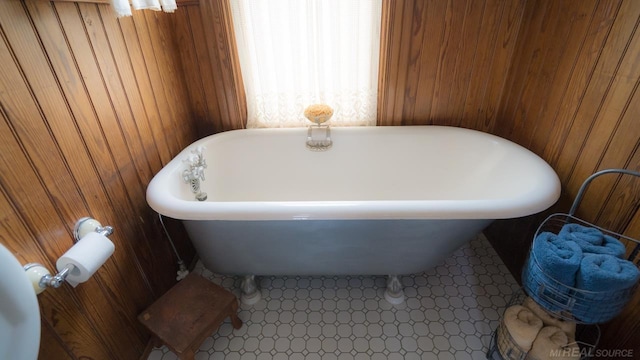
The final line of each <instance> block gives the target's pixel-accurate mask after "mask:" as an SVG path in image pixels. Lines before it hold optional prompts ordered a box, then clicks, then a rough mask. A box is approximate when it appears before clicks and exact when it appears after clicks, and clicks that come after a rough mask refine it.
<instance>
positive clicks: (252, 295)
mask: <svg viewBox="0 0 640 360" xmlns="http://www.w3.org/2000/svg"><path fill="white" fill-rule="evenodd" d="M240 289H241V290H242V295H240V302H241V303H243V304H245V305H255V304H256V303H257V302H258V301H260V299H261V298H262V295H261V294H260V291H259V290H258V285H257V284H256V276H255V275H247V276H245V277H244V279H242V284H240Z"/></svg>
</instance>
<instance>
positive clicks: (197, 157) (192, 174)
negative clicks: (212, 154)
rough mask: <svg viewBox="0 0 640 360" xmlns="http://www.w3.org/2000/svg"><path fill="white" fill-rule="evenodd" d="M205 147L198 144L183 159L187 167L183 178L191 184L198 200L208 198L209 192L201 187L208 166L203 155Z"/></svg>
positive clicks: (183, 172)
mask: <svg viewBox="0 0 640 360" xmlns="http://www.w3.org/2000/svg"><path fill="white" fill-rule="evenodd" d="M205 149H206V148H205V147H204V146H198V147H197V148H196V149H194V150H191V154H190V155H188V156H187V157H186V158H185V159H184V160H183V162H185V163H186V164H187V168H186V169H184V170H183V171H182V179H183V180H184V182H185V183H187V184H189V186H190V187H191V192H192V193H194V194H195V196H196V200H198V201H205V200H207V193H206V192H202V191H201V188H200V182H201V181H204V169H206V168H207V162H206V161H205V159H204V157H203V155H202V152H203V151H204V150H205Z"/></svg>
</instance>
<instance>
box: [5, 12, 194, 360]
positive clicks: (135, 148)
mask: <svg viewBox="0 0 640 360" xmlns="http://www.w3.org/2000/svg"><path fill="white" fill-rule="evenodd" d="M181 12H182V10H181V9H179V10H178V13H181ZM174 21H175V20H174V17H172V16H170V15H167V14H163V13H156V12H135V13H134V16H133V18H125V19H121V20H117V19H116V18H115V16H114V14H113V12H112V9H111V8H110V6H109V5H105V4H101V5H96V4H87V3H80V4H76V3H71V2H56V3H51V2H49V1H40V0H28V1H19V0H2V1H0V36H1V38H0V64H2V65H1V66H0V148H1V150H2V151H0V215H1V217H0V219H1V221H0V242H2V244H3V245H5V246H6V247H8V248H9V249H10V250H11V251H12V252H13V253H15V254H16V256H17V257H18V259H19V260H20V261H21V262H22V263H23V264H26V263H28V262H40V263H42V264H44V265H45V266H46V267H47V268H48V269H49V270H50V271H54V272H55V262H56V260H57V258H58V257H59V256H60V255H62V254H63V253H64V252H65V251H66V250H67V249H69V248H70V247H71V246H72V245H73V240H72V230H73V226H74V224H75V222H76V220H78V219H79V218H81V217H84V216H92V217H94V218H96V219H98V220H99V221H101V222H102V223H103V224H104V225H112V226H114V228H115V233H114V234H113V235H112V236H111V237H110V238H111V240H112V241H113V242H114V244H115V247H116V250H115V253H114V254H113V256H112V257H111V258H110V259H109V260H108V261H107V262H106V264H105V265H104V266H103V267H102V268H101V269H100V270H98V272H97V273H96V274H95V275H94V276H93V277H92V278H91V279H90V280H89V281H87V282H86V283H83V284H80V285H79V286H78V287H76V288H75V289H74V288H72V287H70V286H69V285H68V284H64V285H63V286H62V287H61V288H59V289H49V290H47V291H45V292H44V293H43V294H41V295H39V297H38V299H39V302H40V308H41V315H42V341H41V349H40V358H42V359H80V358H91V359H137V358H138V357H139V356H140V355H141V354H142V352H143V350H144V347H145V346H146V343H147V339H148V334H147V333H146V332H145V331H144V329H143V328H141V326H140V325H139V324H138V322H137V319H136V316H137V314H138V313H139V312H141V311H142V310H143V309H144V308H146V307H147V306H148V305H149V304H150V303H151V302H152V301H153V300H155V299H156V298H157V297H159V296H160V295H161V294H162V293H164V292H165V291H166V290H167V289H168V288H169V287H170V286H171V285H172V284H173V283H175V271H176V265H175V264H176V259H175V257H174V255H173V252H172V251H171V248H170V246H169V243H168V241H167V240H166V238H165V236H164V234H163V233H162V232H161V230H160V227H159V224H158V220H157V217H156V215H155V213H153V212H152V211H151V210H150V209H149V208H148V206H147V204H146V201H145V190H146V185H147V183H148V182H149V180H150V179H151V177H152V176H153V175H154V174H155V173H156V172H157V171H158V170H159V169H160V168H161V167H162V166H163V165H164V164H165V163H167V162H168V161H169V160H170V159H171V158H172V157H173V156H174V155H175V154H177V152H178V151H179V150H181V149H182V148H183V147H184V146H185V145H187V144H189V143H190V142H192V141H193V140H194V139H195V137H196V135H197V134H196V127H195V124H194V122H193V121H192V120H193V119H192V117H191V109H190V107H189V96H188V91H187V88H186V84H185V80H184V75H183V73H182V70H181V69H182V66H181V59H180V58H179V53H178V51H177V45H176V38H175V36H174V34H173V32H172V29H173V28H174V24H173V22H174ZM178 230H179V228H178ZM183 234H184V232H183V231H175V232H174V235H175V236H174V240H175V241H176V243H177V246H178V249H179V251H181V252H182V256H183V257H184V258H185V259H186V260H187V261H188V260H189V259H191V258H192V257H193V254H194V251H193V248H192V247H191V245H190V243H189V242H188V240H187V239H186V237H185V236H184V235H183Z"/></svg>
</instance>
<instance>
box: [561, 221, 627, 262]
mask: <svg viewBox="0 0 640 360" xmlns="http://www.w3.org/2000/svg"><path fill="white" fill-rule="evenodd" d="M558 236H559V237H561V238H563V239H565V240H567V241H569V240H570V241H573V242H575V243H576V244H578V245H580V248H581V249H582V252H583V253H585V254H586V253H589V254H605V255H612V256H616V257H619V258H624V255H625V253H626V248H625V247H624V245H623V244H622V243H621V242H620V241H619V240H618V239H616V238H614V237H611V236H609V235H605V234H603V233H602V231H600V230H598V229H596V228H593V227H589V226H583V225H580V224H566V225H564V226H563V227H562V229H561V230H560V233H559V234H558Z"/></svg>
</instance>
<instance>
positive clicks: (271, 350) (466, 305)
mask: <svg viewBox="0 0 640 360" xmlns="http://www.w3.org/2000/svg"><path fill="white" fill-rule="evenodd" d="M195 271H198V272H199V273H201V274H203V275H204V276H205V277H207V278H209V279H211V281H213V282H215V283H217V284H221V285H222V286H224V287H226V288H228V289H230V290H231V291H232V292H234V294H236V295H238V296H239V294H240V291H239V285H240V279H239V278H234V277H227V276H220V275H216V274H212V273H211V272H210V271H208V270H207V269H204V267H203V266H202V265H201V263H198V266H197V267H196V270H195ZM401 279H402V282H403V284H404V291H405V295H406V298H407V300H406V302H405V303H404V304H401V305H397V306H393V305H390V304H389V303H388V302H386V301H385V300H384V298H383V292H384V288H385V281H386V278H385V277H383V276H324V277H322V276H321V277H298V276H295V277H294V276H289V277H273V276H271V277H262V278H260V279H259V286H260V288H261V291H262V300H260V302H259V303H257V304H256V305H254V306H246V305H242V306H241V308H240V313H239V316H240V319H242V321H243V323H244V324H243V326H242V328H241V329H239V330H233V328H232V326H231V323H230V322H229V321H228V320H227V321H226V322H225V323H224V324H223V325H222V326H221V327H220V329H219V330H218V331H217V332H216V333H214V334H212V335H211V336H210V337H208V338H207V339H206V340H205V341H204V343H203V344H202V346H201V347H200V350H199V352H198V353H197V354H196V359H200V360H203V359H211V360H214V359H216V360H217V359H227V360H230V359H242V360H244V359H293V360H296V359H309V360H316V359H317V360H328V359H337V360H346V359H355V360H359V359H374V360H375V359H455V360H464V359H486V352H487V348H488V346H489V342H490V338H491V332H492V331H493V330H494V329H495V328H496V327H497V325H498V321H499V319H500V315H501V314H502V312H503V311H504V308H505V306H506V304H507V303H508V301H509V299H510V298H511V296H512V294H513V293H515V291H516V290H517V289H518V285H517V283H516V281H515V280H514V278H513V277H512V276H511V275H510V273H509V271H508V270H507V268H506V267H505V266H504V264H503V263H502V261H501V260H500V258H499V257H498V255H497V254H496V253H495V251H494V250H493V248H492V247H491V245H490V244H489V243H488V241H487V240H486V238H485V237H484V236H482V235H480V236H478V238H476V239H474V240H473V241H471V243H469V244H467V245H465V246H464V247H462V248H460V249H458V250H457V251H456V252H455V253H454V254H452V255H451V256H450V257H449V258H447V259H446V260H445V261H443V263H442V264H440V265H439V266H437V267H435V268H433V269H431V270H428V271H426V272H424V273H420V274H413V275H407V276H403V277H402V278H401ZM148 359H149V360H160V359H161V360H170V359H171V360H173V359H176V356H175V355H174V354H173V353H171V352H170V351H169V350H168V349H167V348H166V347H162V348H158V349H154V350H153V351H152V353H151V354H150V356H149V357H148Z"/></svg>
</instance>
